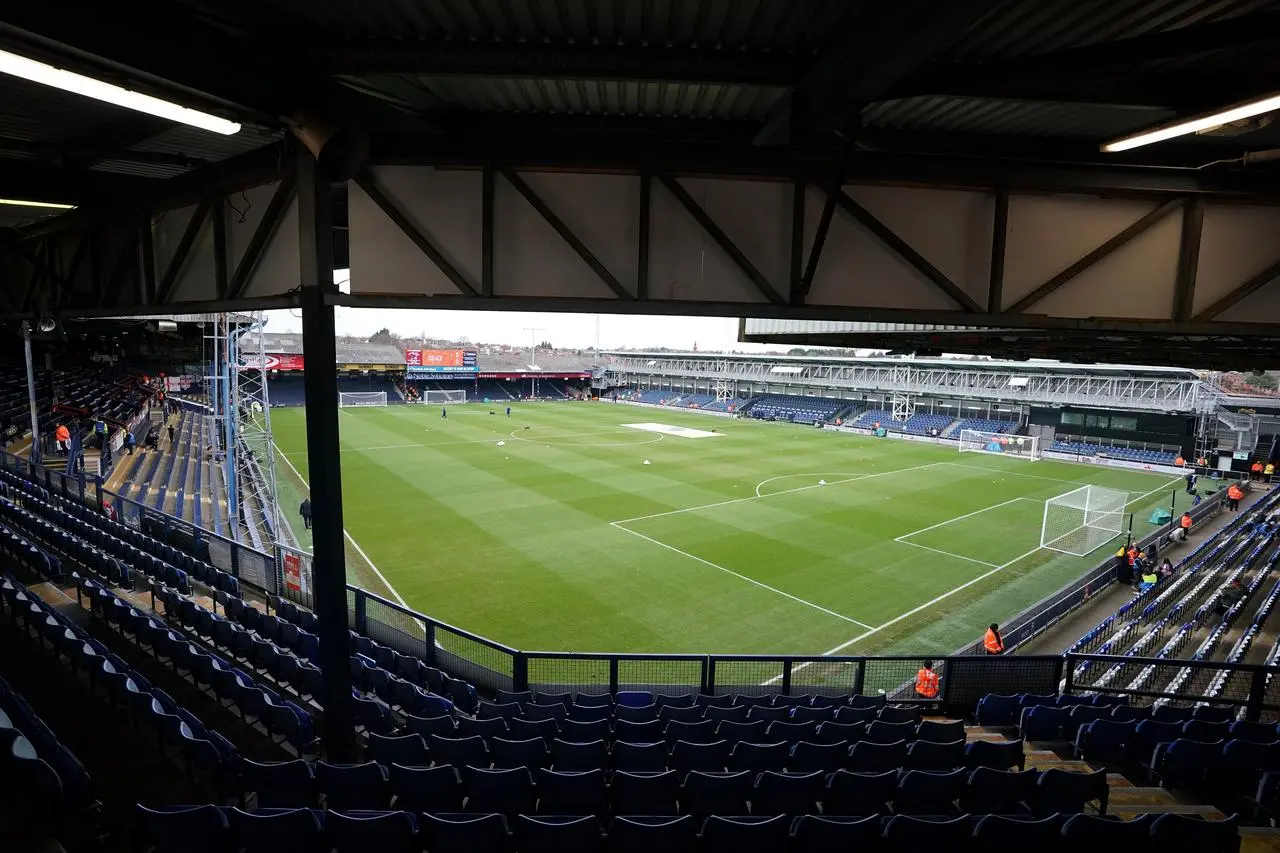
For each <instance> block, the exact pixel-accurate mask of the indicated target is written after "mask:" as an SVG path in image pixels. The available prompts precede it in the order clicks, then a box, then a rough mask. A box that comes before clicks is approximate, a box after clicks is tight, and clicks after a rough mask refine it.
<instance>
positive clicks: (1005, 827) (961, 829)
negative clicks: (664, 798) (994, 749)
mask: <svg viewBox="0 0 1280 853" xmlns="http://www.w3.org/2000/svg"><path fill="white" fill-rule="evenodd" d="M138 811H139V814H138V820H139V824H140V835H141V837H142V839H143V841H144V843H145V845H146V849H147V850H148V851H150V853H233V851H243V853H279V852H280V851H281V850H282V849H284V848H282V847H281V846H280V845H281V843H282V841H283V840H285V839H288V842H289V848H288V849H289V850H291V851H298V853H320V851H324V853H330V851H332V853H368V851H370V850H377V851H378V853H419V851H423V850H426V851H429V853H436V851H440V853H449V851H459V850H473V851H484V853H564V851H574V853H605V851H608V853H653V851H659V850H660V851H662V853H695V851H696V853H702V851H707V853H725V851H740V853H755V851H770V853H785V851H788V850H794V851H806V852H807V851H815V850H832V851H835V850H858V851H866V853H919V851H921V850H954V851H966V850H970V849H975V850H979V849H980V850H996V849H1001V848H1007V849H1018V850H1021V849H1029V850H1036V851H1038V853H1056V851H1064V853H1066V851H1080V850H1088V849H1091V848H1092V849H1106V850H1133V851H1144V850H1148V849H1151V850H1167V851H1181V850H1196V851H1197V853H1238V851H1239V849H1240V840H1239V831H1238V824H1237V821H1236V819H1235V818H1234V817H1232V818H1229V819H1227V820H1221V821H1204V820H1199V819H1198V818H1191V817H1186V816H1183V815H1177V814H1166V815H1160V816H1159V817H1154V818H1140V819H1137V820H1132V821H1119V820H1108V819H1106V818H1099V817H1093V816H1089V815H1074V816H1070V817H1068V816H1065V815H1055V816H1050V817H1046V818H1043V819H1041V820H1023V819H1018V818H1010V817H1004V816H1001V815H986V816H982V817H977V816H969V815H965V816H962V817H958V818H954V819H951V820H936V819H928V818H916V817H911V816H909V815H894V816H891V817H881V816H878V815H877V816H870V817H866V818H860V819H843V820H842V819H837V818H828V817H824V816H817V815H802V816H799V817H795V818H791V817H787V816H782V815H779V816H774V817H764V818H753V817H743V816H718V815H715V816H711V817H708V818H706V819H704V820H697V819H696V818H694V817H692V816H689V815H685V816H681V817H662V816H654V817H647V818H646V817H619V818H614V819H613V820H612V821H610V822H609V824H608V831H607V833H605V832H603V831H602V827H601V824H600V822H599V821H598V820H597V819H596V818H595V817H593V816H589V815H581V816H558V817H541V816H530V815H520V816H519V817H517V818H516V820H515V822H514V828H515V831H514V833H513V832H512V831H511V826H512V825H511V823H509V822H508V821H507V819H506V818H504V817H503V816H502V815H498V814H488V815H464V814H429V813H428V814H415V813H412V812H405V811H377V812H371V811H364V812H353V813H341V812H323V813H322V812H316V811H312V810H308V809H287V810H275V811H266V812H247V811H242V810H240V809H226V810H224V809H220V808H218V807H216V806H212V805H206V806H188V807H179V808H172V809H167V810H158V809H146V808H142V807H139V810H138Z"/></svg>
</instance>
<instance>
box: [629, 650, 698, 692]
mask: <svg viewBox="0 0 1280 853" xmlns="http://www.w3.org/2000/svg"><path fill="white" fill-rule="evenodd" d="M706 660H707V659H706V658H704V657H685V658H659V657H653V658H643V657H627V658H622V659H620V660H619V661H618V689H619V690H648V691H650V692H652V693H655V694H664V695H679V694H682V693H698V692H700V691H701V690H702V679H703V673H704V671H705V669H706Z"/></svg>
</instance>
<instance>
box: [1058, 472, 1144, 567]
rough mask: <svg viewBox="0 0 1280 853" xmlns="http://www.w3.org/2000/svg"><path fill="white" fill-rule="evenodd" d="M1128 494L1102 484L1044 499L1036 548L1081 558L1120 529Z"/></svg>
mask: <svg viewBox="0 0 1280 853" xmlns="http://www.w3.org/2000/svg"><path fill="white" fill-rule="evenodd" d="M1128 502H1129V493H1128V492H1124V491H1120V490H1119V489H1106V488H1103V487H1102V486H1081V487H1080V488H1078V489H1074V490H1072V491H1070V492H1067V493H1065V494H1061V495H1058V496H1057V497H1056V498H1050V499H1049V500H1047V501H1045V502H1044V522H1043V523H1042V524H1041V527H1040V547H1041V548H1047V549H1049V550H1050V551H1059V552H1061V553H1063V554H1071V555H1073V556H1076V557H1083V556H1085V555H1087V554H1091V553H1093V552H1094V551H1096V550H1098V549H1099V548H1101V547H1102V546H1103V545H1105V544H1107V543H1108V542H1110V541H1111V540H1112V539H1114V538H1115V537H1116V536H1119V535H1120V533H1122V532H1123V530H1124V516H1125V506H1126V504H1128Z"/></svg>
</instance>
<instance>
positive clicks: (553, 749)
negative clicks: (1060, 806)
mask: <svg viewBox="0 0 1280 853" xmlns="http://www.w3.org/2000/svg"><path fill="white" fill-rule="evenodd" d="M464 719H465V718H464ZM418 720H421V721H422V722H426V723H429V725H425V726H417V725H414V723H415V722H417V721H418ZM441 723H443V725H441ZM450 725H451V718H449V717H443V716H442V717H428V718H416V719H415V718H410V720H409V725H407V726H406V727H405V729H403V730H402V732H401V733H400V734H395V735H381V734H378V733H376V732H372V733H370V734H369V738H368V741H369V754H370V755H371V756H372V757H373V759H374V760H375V761H378V762H380V763H382V764H391V763H400V764H413V765H420V764H431V763H433V762H434V763H438V764H467V765H472V766H475V767H488V766H490V765H491V764H492V766H494V767H553V768H555V769H557V770H594V769H601V770H608V769H623V770H634V771H642V770H650V771H655V772H656V771H661V770H665V769H668V768H672V769H687V768H688V767H690V766H692V764H693V763H694V762H699V769H704V768H705V767H708V766H709V767H710V768H711V769H716V768H717V767H720V768H721V769H725V768H727V769H729V770H778V771H781V770H792V771H802V772H809V771H812V770H824V771H827V772H831V771H834V770H839V769H842V768H856V767H867V766H875V767H888V768H889V769H892V768H893V767H896V766H899V765H895V764H893V763H892V762H893V761H895V760H896V761H898V762H899V764H902V763H904V762H905V763H908V764H910V763H924V762H925V759H926V758H931V759H932V760H933V761H934V762H935V763H934V766H940V767H941V768H942V769H945V770H950V769H954V768H955V767H959V766H967V767H969V768H975V767H993V768H998V769H1008V768H1010V767H1019V768H1021V767H1023V766H1024V764H1025V763H1026V756H1025V752H1024V750H1023V741H1022V740H1014V741H1004V742H994V741H974V742H972V743H967V744H966V743H964V736H963V734H961V735H960V736H959V737H956V736H955V735H954V734H952V733H940V734H939V735H937V736H938V737H941V738H951V739H942V740H930V739H929V738H914V737H912V738H910V739H908V738H906V737H903V733H901V732H883V733H878V734H877V735H876V736H875V739H865V737H866V736H865V732H864V731H863V727H862V726H861V724H859V725H857V726H854V727H853V728H854V729H855V731H854V732H853V733H852V734H851V735H849V736H846V735H847V733H846V732H844V731H841V732H834V733H828V732H826V731H819V732H817V733H816V735H815V736H814V737H813V739H811V740H794V741H787V740H775V739H770V738H767V737H759V738H744V739H740V740H729V739H725V740H699V739H689V740H682V739H676V740H659V741H626V740H616V741H608V740H606V739H604V738H601V737H598V736H597V737H595V738H594V739H593V738H591V735H592V734H595V733H589V732H560V733H558V734H557V733H555V732H554V731H550V730H542V731H539V730H538V729H534V730H531V731H516V732H512V733H510V734H508V733H506V732H504V733H502V734H489V735H481V734H476V733H467V730H466V729H459V730H454V729H453V728H451V727H450ZM826 725H832V724H826ZM957 725H958V723H957ZM548 729H549V727H548ZM895 737H896V739H894V738H895ZM916 742H919V743H923V744H926V746H925V747H923V748H922V750H921V751H919V752H917V753H915V754H912V753H910V752H909V751H907V745H908V744H911V743H916ZM680 744H685V746H683V747H680V749H677V746H679V745H680ZM860 744H865V745H866V746H865V747H864V748H863V749H862V750H861V751H859V752H857V753H855V751H854V747H856V746H858V745H860ZM957 744H962V745H961V746H957ZM881 747H883V749H881ZM926 753H927V754H928V755H926ZM904 756H905V757H904ZM712 761H719V762H721V764H719V765H717V764H713V763H710V762H712ZM947 762H955V763H947Z"/></svg>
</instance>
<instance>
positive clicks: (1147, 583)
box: [1138, 569, 1160, 592]
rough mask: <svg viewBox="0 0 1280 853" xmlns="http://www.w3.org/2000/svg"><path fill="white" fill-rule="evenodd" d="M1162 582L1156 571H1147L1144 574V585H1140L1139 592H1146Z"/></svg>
mask: <svg viewBox="0 0 1280 853" xmlns="http://www.w3.org/2000/svg"><path fill="white" fill-rule="evenodd" d="M1159 581H1160V576H1159V575H1157V574H1156V570H1155V569H1147V570H1146V571H1145V572H1143V573H1142V583H1140V584H1138V592H1146V591H1147V590H1149V589H1151V587H1153V586H1155V585H1156V584H1157V583H1158V582H1159Z"/></svg>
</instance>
